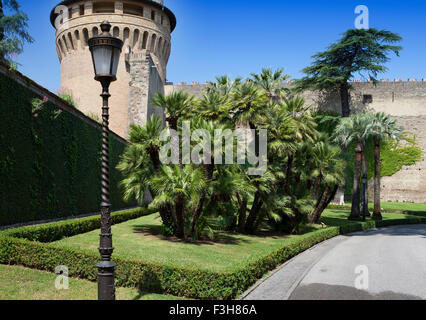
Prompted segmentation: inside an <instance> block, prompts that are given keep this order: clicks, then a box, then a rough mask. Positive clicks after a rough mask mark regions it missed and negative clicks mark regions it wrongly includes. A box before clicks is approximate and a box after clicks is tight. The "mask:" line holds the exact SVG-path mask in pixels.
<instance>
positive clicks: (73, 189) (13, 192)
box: [0, 73, 137, 226]
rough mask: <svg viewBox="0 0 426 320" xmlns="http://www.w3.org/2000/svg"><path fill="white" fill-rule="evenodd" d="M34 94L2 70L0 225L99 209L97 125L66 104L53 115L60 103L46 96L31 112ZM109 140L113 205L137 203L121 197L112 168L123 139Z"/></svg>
mask: <svg viewBox="0 0 426 320" xmlns="http://www.w3.org/2000/svg"><path fill="white" fill-rule="evenodd" d="M46 94H48V93H46ZM49 96H53V95H52V94H50V95H49ZM34 98H39V99H43V97H40V96H38V95H37V94H36V93H34V92H33V91H32V90H30V89H28V88H26V87H24V86H23V85H21V84H20V83H18V82H16V81H15V80H14V79H12V78H10V77H8V76H6V75H4V74H3V73H0V113H1V117H0V150H1V152H0V181H1V183H0V226H4V225H11V224H16V223H25V222H29V221H38V220H48V219H57V218H65V217H70V216H76V215H80V214H85V213H91V212H97V211H98V210H99V204H100V203H101V198H100V183H101V181H100V170H101V169H100V168H101V130H100V127H99V126H97V125H96V124H94V123H92V122H90V121H84V120H82V119H81V117H78V116H76V115H74V114H72V113H70V112H67V111H66V110H63V112H62V113H61V114H60V115H59V116H58V117H56V118H55V111H58V110H59V109H60V108H61V107H60V106H56V105H54V104H53V103H52V102H50V101H49V102H47V103H46V104H45V105H44V106H43V108H42V109H41V110H40V111H39V112H38V117H34V115H33V110H32V104H31V101H32V99H34ZM100 104H101V101H100ZM62 109H64V108H62ZM65 109H67V108H65ZM68 110H70V109H69V108H68ZM82 117H83V115H82ZM110 140H111V142H110V163H111V202H112V204H113V210H119V209H124V208H129V207H135V206H136V205H137V204H136V203H135V202H132V203H125V202H124V201H123V198H122V192H121V190H120V189H119V188H118V183H119V181H120V180H122V176H121V173H120V172H119V171H118V170H116V169H115V166H116V164H117V163H118V161H119V157H120V155H121V154H122V152H123V151H124V148H125V147H126V145H125V143H123V141H122V140H119V139H117V138H116V137H115V136H111V139H110Z"/></svg>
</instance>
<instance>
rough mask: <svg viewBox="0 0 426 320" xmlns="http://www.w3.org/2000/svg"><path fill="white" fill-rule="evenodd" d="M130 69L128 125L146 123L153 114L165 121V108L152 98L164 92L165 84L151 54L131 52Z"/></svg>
mask: <svg viewBox="0 0 426 320" xmlns="http://www.w3.org/2000/svg"><path fill="white" fill-rule="evenodd" d="M129 69H130V82H129V86H130V89H129V90H130V91H129V111H128V121H127V123H128V127H130V125H132V124H137V125H140V126H143V125H145V124H146V122H147V121H148V120H149V119H150V118H151V115H153V114H157V115H158V116H160V118H161V119H162V120H163V121H164V118H165V117H164V112H163V110H162V109H159V108H157V107H155V106H154V105H153V104H152V98H153V97H154V95H155V94H156V93H157V92H160V93H162V94H164V84H163V80H162V78H161V76H160V74H159V72H158V70H157V67H156V65H155V63H154V61H153V60H152V57H151V55H150V54H145V53H136V54H131V55H130V57H129ZM127 133H128V132H126V136H127Z"/></svg>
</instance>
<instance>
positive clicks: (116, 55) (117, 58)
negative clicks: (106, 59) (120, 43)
mask: <svg viewBox="0 0 426 320" xmlns="http://www.w3.org/2000/svg"><path fill="white" fill-rule="evenodd" d="M120 54H121V49H120V48H114V57H113V59H114V61H113V62H112V70H111V73H112V75H113V76H114V77H115V76H116V75H117V69H118V62H119V61H120Z"/></svg>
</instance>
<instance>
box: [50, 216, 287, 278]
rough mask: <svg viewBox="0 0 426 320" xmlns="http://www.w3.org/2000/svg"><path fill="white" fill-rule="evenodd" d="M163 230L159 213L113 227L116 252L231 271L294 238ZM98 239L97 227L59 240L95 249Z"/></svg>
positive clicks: (166, 262) (148, 259)
mask: <svg viewBox="0 0 426 320" xmlns="http://www.w3.org/2000/svg"><path fill="white" fill-rule="evenodd" d="M160 229H161V226H160V219H159V215H158V214H154V215H150V216H146V217H142V218H139V219H136V220H131V221H127V222H125V223H122V224H119V225H115V226H113V227H112V232H113V242H114V247H115V251H114V255H118V256H122V257H128V258H134V259H138V260H142V261H150V262H156V263H161V264H165V265H170V266H181V267H189V268H196V269H204V270H212V271H232V270H235V269H236V268H239V267H242V266H245V265H246V264H247V263H249V262H253V261H256V260H257V259H258V258H259V257H262V256H265V254H268V253H269V252H271V251H273V250H274V249H278V248H280V247H282V246H283V244H284V243H285V242H286V241H289V240H290V239H292V238H294V237H295V236H286V235H275V236H268V237H257V236H247V235H241V234H234V233H222V232H217V233H216V240H215V242H201V243H187V242H182V241H178V240H175V241H171V240H168V239H165V238H163V237H161V236H159V235H158V234H159V232H160ZM152 234H157V235H152ZM98 239H99V231H97V230H96V231H93V232H89V233H86V234H81V235H78V236H75V237H72V238H66V239H63V240H61V241H58V242H56V243H57V244H58V245H60V246H71V247H77V248H81V249H91V250H94V251H95V250H97V247H98V242H99V240H98Z"/></svg>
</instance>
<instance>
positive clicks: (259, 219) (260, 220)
mask: <svg viewBox="0 0 426 320" xmlns="http://www.w3.org/2000/svg"><path fill="white" fill-rule="evenodd" d="M266 214H267V210H263V211H262V213H261V214H260V215H259V217H258V218H257V220H256V223H255V224H254V227H253V233H255V232H256V231H257V229H259V226H260V224H261V223H262V222H263V219H265V217H266Z"/></svg>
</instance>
